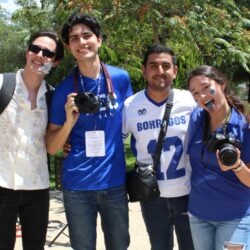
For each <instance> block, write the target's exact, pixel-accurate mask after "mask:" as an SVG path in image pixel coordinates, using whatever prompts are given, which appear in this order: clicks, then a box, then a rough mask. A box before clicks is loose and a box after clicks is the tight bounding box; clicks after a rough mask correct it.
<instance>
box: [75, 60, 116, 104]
mask: <svg viewBox="0 0 250 250" xmlns="http://www.w3.org/2000/svg"><path fill="white" fill-rule="evenodd" d="M102 72H103V73H104V77H105V81H106V84H107V90H108V98H109V100H110V102H111V104H112V106H114V105H115V97H114V90H113V84H112V80H111V77H110V74H109V72H108V69H107V66H106V65H105V64H104V63H103V62H101V73H102ZM79 74H80V73H79V69H78V67H76V68H75V71H74V88H75V91H76V93H78V76H79Z"/></svg>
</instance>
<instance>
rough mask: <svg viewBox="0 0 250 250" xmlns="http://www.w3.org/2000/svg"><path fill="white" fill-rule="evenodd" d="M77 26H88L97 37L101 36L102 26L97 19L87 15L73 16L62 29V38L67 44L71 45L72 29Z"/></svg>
mask: <svg viewBox="0 0 250 250" xmlns="http://www.w3.org/2000/svg"><path fill="white" fill-rule="evenodd" d="M77 24H84V25H86V26H88V27H89V28H90V29H91V30H92V31H93V33H94V34H95V35H96V36H97V37H100V36H101V26H100V23H99V22H98V21H97V19H96V18H94V17H92V16H89V15H85V14H73V15H71V16H70V17H69V18H68V20H67V21H66V22H65V23H64V25H63V27H62V32H61V37H62V40H63V41H64V42H65V43H66V44H69V32H70V31H71V29H72V27H73V26H75V25H77Z"/></svg>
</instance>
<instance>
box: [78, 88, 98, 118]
mask: <svg viewBox="0 0 250 250" xmlns="http://www.w3.org/2000/svg"><path fill="white" fill-rule="evenodd" d="M75 105H76V106H77V108H78V111H79V113H87V114H96V113H97V112H98V111H99V110H100V100H99V98H98V96H96V95H94V94H93V93H91V92H83V93H79V94H78V95H76V96H75Z"/></svg>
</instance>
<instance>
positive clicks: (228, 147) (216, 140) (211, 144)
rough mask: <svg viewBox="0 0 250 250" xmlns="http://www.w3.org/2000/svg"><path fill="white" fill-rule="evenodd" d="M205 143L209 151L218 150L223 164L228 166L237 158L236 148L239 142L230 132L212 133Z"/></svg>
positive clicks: (239, 145) (238, 146)
mask: <svg viewBox="0 0 250 250" xmlns="http://www.w3.org/2000/svg"><path fill="white" fill-rule="evenodd" d="M205 145H206V147H207V150H208V151H210V152H214V153H215V152H216V151H217V149H218V150H219V158H220V161H221V162H222V163H223V164H224V165H225V166H228V167H230V166H232V165H234V164H235V163H236V162H237V160H238V156H237V152H236V148H238V149H240V147H241V144H240V141H239V140H238V139H236V138H235V136H234V135H232V134H222V133H213V134H212V135H211V137H210V138H209V139H208V140H207V141H206V142H205Z"/></svg>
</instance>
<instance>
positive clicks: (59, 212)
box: [15, 191, 178, 250]
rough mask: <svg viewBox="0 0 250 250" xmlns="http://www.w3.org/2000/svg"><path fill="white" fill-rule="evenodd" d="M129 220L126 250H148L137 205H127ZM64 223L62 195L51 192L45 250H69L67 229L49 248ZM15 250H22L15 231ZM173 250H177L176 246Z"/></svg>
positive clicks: (100, 245) (99, 242)
mask: <svg viewBox="0 0 250 250" xmlns="http://www.w3.org/2000/svg"><path fill="white" fill-rule="evenodd" d="M129 220H130V227H129V232H130V246H129V248H128V250H150V244H149V240H148V236H147V232H146V228H145V225H144V222H143V220H142V216H141V211H140V206H139V203H138V202H136V203H129ZM65 223H66V219H65V213H64V208H63V202H62V194H61V192H60V191H52V192H51V203H50V223H49V226H48V233H47V242H46V246H45V249H46V250H64V249H65V250H66V249H67V250H68V249H69V250H70V249H72V248H71V247H70V243H69V238H68V236H66V235H65V234H68V230H67V228H66V229H65V231H64V233H65V234H61V235H60V236H59V237H58V238H57V240H56V241H55V242H54V243H53V244H52V245H51V247H50V246H49V244H50V243H51V241H52V240H53V239H54V237H55V236H56V235H57V234H58V233H59V232H60V230H62V228H63V227H64V225H66V224H65ZM96 249H97V250H105V245H104V239H103V233H102V230H101V226H100V218H99V217H98V226H97V247H96ZM15 250H22V245H21V235H20V231H17V241H16V247H15ZM174 250H178V247H177V246H176V240H175V247H174Z"/></svg>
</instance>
